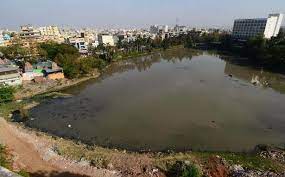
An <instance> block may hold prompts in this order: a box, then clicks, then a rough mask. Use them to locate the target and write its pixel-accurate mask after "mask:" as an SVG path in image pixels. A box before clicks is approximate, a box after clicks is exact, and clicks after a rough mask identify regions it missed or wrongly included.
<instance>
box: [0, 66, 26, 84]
mask: <svg viewBox="0 0 285 177" xmlns="http://www.w3.org/2000/svg"><path fill="white" fill-rule="evenodd" d="M21 84H22V79H21V76H20V73H19V68H18V67H13V66H10V65H0V85H9V86H17V85H21Z"/></svg>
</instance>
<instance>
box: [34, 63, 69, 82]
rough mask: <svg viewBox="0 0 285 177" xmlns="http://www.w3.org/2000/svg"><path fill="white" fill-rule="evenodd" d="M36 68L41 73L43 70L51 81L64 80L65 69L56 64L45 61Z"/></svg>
mask: <svg viewBox="0 0 285 177" xmlns="http://www.w3.org/2000/svg"><path fill="white" fill-rule="evenodd" d="M35 68H36V69H37V70H38V71H39V70H42V73H43V75H44V77H46V78H47V79H50V80H57V79H64V74H63V69H62V68H61V67H59V66H58V65H57V64H56V63H55V62H52V61H45V62H39V63H37V64H36V65H35Z"/></svg>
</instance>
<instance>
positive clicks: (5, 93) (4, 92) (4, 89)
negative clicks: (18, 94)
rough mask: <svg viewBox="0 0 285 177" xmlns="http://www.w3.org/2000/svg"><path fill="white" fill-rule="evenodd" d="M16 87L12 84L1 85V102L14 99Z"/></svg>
mask: <svg viewBox="0 0 285 177" xmlns="http://www.w3.org/2000/svg"><path fill="white" fill-rule="evenodd" d="M14 92H15V89H14V88H13V87H11V86H0V103H6V102H10V101H13V99H14Z"/></svg>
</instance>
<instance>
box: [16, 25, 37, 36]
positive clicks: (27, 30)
mask: <svg viewBox="0 0 285 177" xmlns="http://www.w3.org/2000/svg"><path fill="white" fill-rule="evenodd" d="M40 36H41V35H40V32H39V31H38V30H36V29H34V27H33V26H31V25H26V26H21V32H20V37H21V38H22V39H39V38H40Z"/></svg>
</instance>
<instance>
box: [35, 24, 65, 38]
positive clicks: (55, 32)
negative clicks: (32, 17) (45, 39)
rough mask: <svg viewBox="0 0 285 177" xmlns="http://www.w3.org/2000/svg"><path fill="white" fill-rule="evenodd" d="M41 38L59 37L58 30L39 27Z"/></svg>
mask: <svg viewBox="0 0 285 177" xmlns="http://www.w3.org/2000/svg"><path fill="white" fill-rule="evenodd" d="M39 31H40V33H41V35H42V36H51V37H60V36H61V35H60V32H59V28H58V27H57V26H44V27H39Z"/></svg>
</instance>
